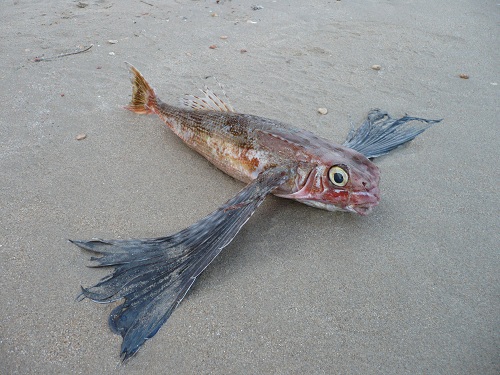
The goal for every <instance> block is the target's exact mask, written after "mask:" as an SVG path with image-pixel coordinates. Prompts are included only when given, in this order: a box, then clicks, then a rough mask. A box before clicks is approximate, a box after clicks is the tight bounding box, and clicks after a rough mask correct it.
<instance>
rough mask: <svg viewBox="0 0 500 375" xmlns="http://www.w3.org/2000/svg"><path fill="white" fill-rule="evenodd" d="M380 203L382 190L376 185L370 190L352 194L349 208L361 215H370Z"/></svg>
mask: <svg viewBox="0 0 500 375" xmlns="http://www.w3.org/2000/svg"><path fill="white" fill-rule="evenodd" d="M363 185H364V184H363ZM367 185H368V184H367ZM365 187H366V186H365ZM379 202H380V189H379V188H378V185H375V186H373V187H371V188H369V189H368V188H367V189H366V190H365V191H358V192H355V193H353V194H351V197H350V199H349V206H350V207H351V209H352V211H354V212H356V213H358V214H360V215H368V214H369V213H370V212H371V210H372V208H373V207H375V206H377V205H378V204H379Z"/></svg>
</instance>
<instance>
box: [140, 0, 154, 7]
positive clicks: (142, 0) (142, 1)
mask: <svg viewBox="0 0 500 375" xmlns="http://www.w3.org/2000/svg"><path fill="white" fill-rule="evenodd" d="M141 3H144V4H147V5H149V6H152V7H153V6H154V5H153V4H150V3H146V2H145V1H144V0H141Z"/></svg>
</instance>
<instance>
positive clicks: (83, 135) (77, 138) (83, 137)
mask: <svg viewBox="0 0 500 375" xmlns="http://www.w3.org/2000/svg"><path fill="white" fill-rule="evenodd" d="M85 138H87V134H84V133H82V134H78V135H77V136H76V140H77V141H82V140H84V139H85Z"/></svg>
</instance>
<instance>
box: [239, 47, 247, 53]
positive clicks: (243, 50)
mask: <svg viewBox="0 0 500 375" xmlns="http://www.w3.org/2000/svg"><path fill="white" fill-rule="evenodd" d="M240 52H241V53H246V52H248V51H247V50H246V49H244V48H242V49H240Z"/></svg>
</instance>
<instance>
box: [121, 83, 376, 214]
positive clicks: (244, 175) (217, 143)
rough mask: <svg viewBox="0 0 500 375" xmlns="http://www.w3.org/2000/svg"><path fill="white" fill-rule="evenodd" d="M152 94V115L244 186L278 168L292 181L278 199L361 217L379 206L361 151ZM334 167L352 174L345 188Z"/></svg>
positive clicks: (253, 118) (280, 190)
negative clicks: (289, 170)
mask: <svg viewBox="0 0 500 375" xmlns="http://www.w3.org/2000/svg"><path fill="white" fill-rule="evenodd" d="M141 78H142V77H141ZM144 82H145V81H144ZM139 83H140V84H142V83H143V82H142V81H139ZM148 92H149V93H150V95H149V97H148V98H147V102H146V103H147V104H146V105H147V107H148V108H149V109H150V112H152V113H156V114H157V115H158V116H160V118H161V119H162V120H163V121H164V122H165V123H166V124H167V125H168V126H169V127H170V128H171V129H172V130H173V131H174V132H175V133H176V134H177V135H178V136H179V137H180V138H181V139H182V140H183V141H184V142H185V143H186V144H187V145H188V146H189V147H191V148H193V149H194V150H196V151H197V152H199V153H200V154H201V155H203V156H204V157H205V158H207V159H208V160H209V161H210V162H211V163H213V164H214V165H215V166H217V167H218V168H219V169H221V170H222V171H224V172H225V173H227V174H228V175H230V176H232V177H234V178H236V179H238V180H240V181H243V182H245V183H248V182H250V181H252V180H254V179H255V178H256V177H257V176H258V175H259V174H260V173H261V172H262V171H264V170H267V169H269V168H272V167H275V166H290V167H291V168H292V173H291V175H290V176H289V179H288V180H287V181H286V182H285V183H284V184H283V185H281V186H280V187H279V188H277V189H276V190H275V191H274V192H273V193H274V194H275V195H277V196H280V197H283V198H289V199H294V200H297V201H299V202H302V203H305V204H308V205H311V206H314V207H318V208H322V209H326V210H330V211H333V210H343V211H351V212H357V213H359V214H366V213H368V212H369V211H370V210H371V208H372V207H373V206H375V205H377V204H378V202H379V199H380V198H379V190H378V182H379V170H378V167H377V166H376V165H375V164H373V163H372V162H371V161H370V160H368V159H367V158H366V157H365V156H363V155H362V154H360V153H358V152H357V151H354V150H352V149H349V148H347V147H343V146H340V145H337V144H334V143H332V142H329V141H327V140H325V139H323V138H320V137H318V136H316V135H314V134H313V133H310V132H308V131H305V130H301V129H295V128H293V127H291V126H289V125H286V124H284V123H281V122H279V121H275V120H271V119H267V118H263V117H259V116H253V115H247V114H240V113H234V112H229V111H225V112H224V111H213V110H200V109H189V108H179V107H174V106H171V105H168V104H166V103H163V102H162V101H161V100H159V99H158V98H157V97H156V95H155V94H154V92H153V90H152V89H149V90H148ZM130 109H131V110H132V111H135V112H141V113H144V112H143V109H142V110H141V111H137V110H134V108H130ZM332 166H340V167H341V168H342V169H344V170H345V171H346V172H347V175H348V181H347V184H346V185H345V186H337V185H335V184H334V183H332V181H331V179H330V178H329V176H328V172H329V170H330V168H331V167H332Z"/></svg>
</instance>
